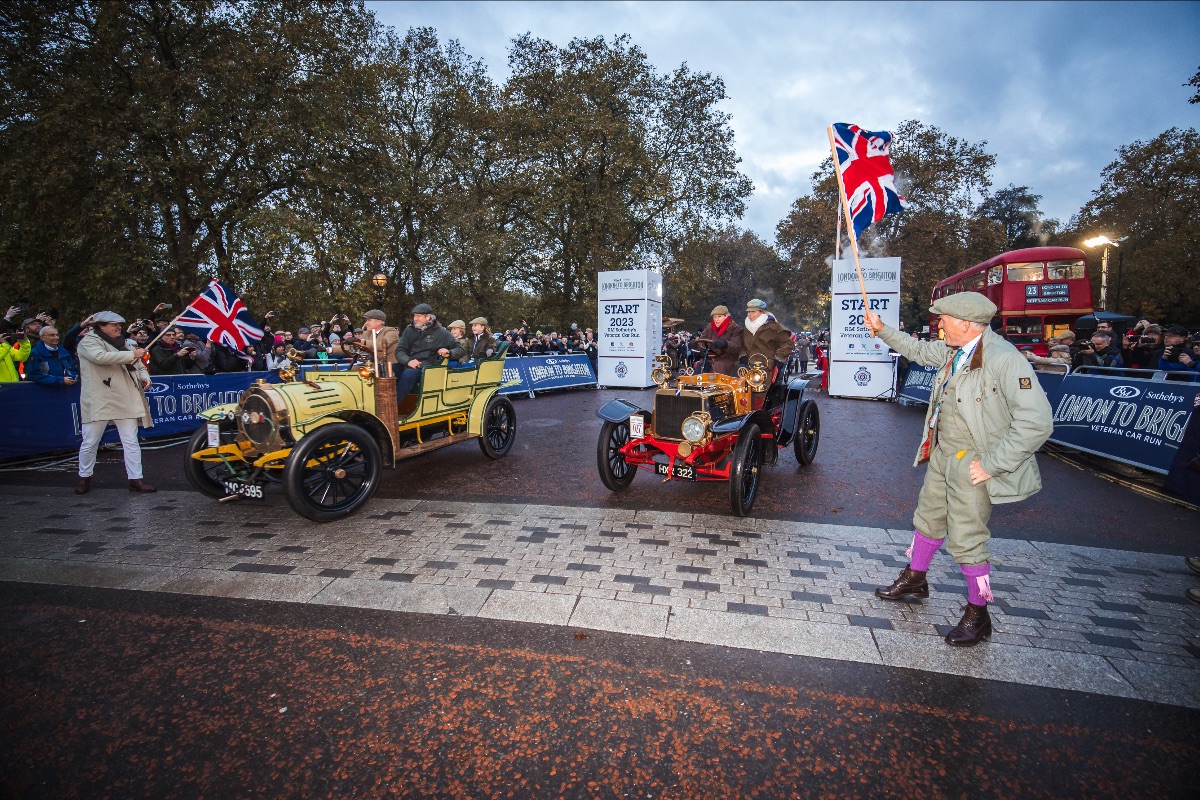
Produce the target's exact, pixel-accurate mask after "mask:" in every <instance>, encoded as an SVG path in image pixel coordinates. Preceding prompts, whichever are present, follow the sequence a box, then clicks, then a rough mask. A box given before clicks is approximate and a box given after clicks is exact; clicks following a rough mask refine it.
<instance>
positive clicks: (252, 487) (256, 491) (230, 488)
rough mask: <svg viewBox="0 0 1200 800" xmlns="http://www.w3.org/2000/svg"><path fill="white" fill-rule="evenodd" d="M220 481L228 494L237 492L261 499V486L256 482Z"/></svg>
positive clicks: (243, 495)
mask: <svg viewBox="0 0 1200 800" xmlns="http://www.w3.org/2000/svg"><path fill="white" fill-rule="evenodd" d="M222 483H223V484H225V491H226V492H228V493H229V494H238V495H241V496H242V497H250V498H253V499H255V500H262V499H263V487H261V486H259V485H258V484H255V483H238V482H237V481H222Z"/></svg>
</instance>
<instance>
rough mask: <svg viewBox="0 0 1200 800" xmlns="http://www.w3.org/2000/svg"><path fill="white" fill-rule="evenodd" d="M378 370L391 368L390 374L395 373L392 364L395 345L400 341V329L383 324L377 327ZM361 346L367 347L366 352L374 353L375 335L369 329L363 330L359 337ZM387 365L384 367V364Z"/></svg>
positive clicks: (394, 360)
mask: <svg viewBox="0 0 1200 800" xmlns="http://www.w3.org/2000/svg"><path fill="white" fill-rule="evenodd" d="M378 337H379V371H380V372H383V371H384V370H391V371H392V372H391V374H393V375H394V374H395V373H396V368H395V367H394V366H393V364H395V363H396V345H398V344H399V343H400V329H399V328H392V327H389V326H387V325H384V326H383V327H382V328H380V329H379V334H378ZM359 341H360V342H361V343H362V346H363V347H365V348H367V352H368V353H371V354H372V356H373V355H374V349H373V348H374V347H375V336H374V335H373V334H372V333H371V331H368V330H364V331H363V332H362V336H361V337H359ZM385 364H386V365H387V366H386V367H385V366H384V365H385Z"/></svg>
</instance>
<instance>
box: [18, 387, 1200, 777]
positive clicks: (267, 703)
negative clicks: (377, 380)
mask: <svg viewBox="0 0 1200 800" xmlns="http://www.w3.org/2000/svg"><path fill="white" fill-rule="evenodd" d="M616 394H617V393H616V392H577V393H571V394H563V395H557V396H552V397H545V398H539V399H537V400H536V401H522V402H520V403H518V405H517V411H518V415H519V418H520V420H521V429H520V434H519V437H518V446H517V448H516V450H515V451H514V453H513V454H512V455H511V456H510V457H509V458H508V459H505V460H503V461H499V462H489V461H487V460H486V459H484V458H483V457H482V456H481V455H480V454H479V452H478V449H477V448H475V447H474V446H472V445H459V446H456V447H453V448H450V449H448V450H444V451H441V452H438V453H435V454H432V455H430V456H427V457H424V458H421V459H418V460H415V461H412V462H408V463H406V464H404V465H402V466H401V468H400V469H398V470H397V471H396V472H394V473H389V474H388V478H387V480H386V481H385V484H384V486H383V488H382V490H381V492H380V493H379V495H378V496H377V498H376V499H375V500H374V501H372V503H371V505H370V506H369V507H368V508H367V509H366V510H365V511H364V512H363V513H361V514H360V515H359V516H357V517H356V518H354V520H352V521H346V522H341V523H335V524H331V525H323V526H322V525H314V524H311V523H308V522H306V521H302V520H301V519H300V518H298V517H296V516H295V515H294V514H292V513H291V512H290V510H289V509H288V508H287V506H286V503H284V502H283V500H282V498H281V497H272V498H269V499H268V500H267V501H265V502H263V503H251V502H248V501H242V502H238V503H236V504H234V505H218V504H216V503H214V502H213V501H210V500H207V499H206V498H203V497H200V496H198V495H196V494H194V493H192V492H190V491H175V490H172V487H174V489H183V488H184V484H183V483H182V482H181V481H180V478H179V473H178V467H177V466H176V465H177V463H178V458H179V450H178V449H174V450H165V451H160V452H156V453H151V454H148V458H147V463H148V465H149V471H148V475H152V476H153V478H154V480H155V481H156V482H158V483H159V484H160V485H162V486H163V487H164V491H163V492H160V493H159V494H157V495H150V496H131V495H129V493H127V492H125V491H123V490H121V489H117V488H105V487H119V486H120V485H121V480H120V479H121V475H120V468H119V466H118V458H119V457H118V456H117V454H113V453H109V454H106V455H105V456H104V459H103V461H102V464H101V468H100V469H101V472H100V473H99V478H98V479H97V481H96V485H97V487H99V488H98V489H97V490H96V491H94V492H93V493H92V494H91V495H89V496H88V497H86V498H82V499H81V498H76V497H75V496H74V495H72V494H71V493H70V489H69V487H70V485H71V484H72V483H73V477H72V475H71V473H70V471H69V466H70V465H67V468H65V469H60V470H57V471H54V470H51V471H45V472H37V473H19V474H15V475H14V474H12V473H9V474H7V475H5V476H4V478H5V485H4V486H2V487H0V638H2V640H3V641H5V642H6V646H5V648H3V649H0V687H3V694H4V696H5V697H6V698H14V699H15V701H14V702H12V703H11V704H3V705H2V706H0V719H2V720H3V721H4V724H3V727H2V728H0V731H2V732H0V737H2V738H0V749H3V751H5V752H9V751H11V752H13V753H14V754H16V757H15V758H13V759H11V760H10V761H9V762H8V763H3V762H0V796H5V795H14V796H29V797H59V796H68V795H72V794H74V795H75V796H96V795H100V794H106V793H108V794H113V795H115V796H130V795H140V796H162V795H163V794H164V793H165V794H177V795H180V796H200V795H206V794H207V795H213V794H216V795H229V794H236V793H237V789H244V787H247V786H254V787H256V792H257V793H260V794H268V795H278V794H295V795H297V796H331V797H332V796H345V795H346V794H349V793H351V791H352V790H353V791H357V792H358V793H362V794H366V795H378V794H383V793H386V792H392V793H399V794H408V795H409V796H430V795H439V796H463V797H467V796H505V794H506V793H507V794H509V795H511V796H538V797H558V796H613V795H624V794H629V795H631V796H633V795H636V796H641V795H642V794H645V795H653V796H660V795H661V796H677V797H685V796H697V795H708V796H729V797H741V796H761V797H788V796H807V795H810V794H811V795H817V794H823V793H825V794H827V793H836V794H845V795H848V796H879V795H891V794H900V793H915V792H921V793H926V794H932V795H934V796H941V795H943V794H949V793H954V794H960V793H963V792H969V793H971V794H973V795H974V794H977V795H980V796H998V795H1001V794H1004V795H1006V796H1012V795H1014V794H1016V795H1017V796H1102V795H1114V796H1115V795H1124V796H1129V795H1132V796H1154V797H1167V796H1190V795H1192V794H1193V792H1192V791H1191V790H1192V788H1193V787H1194V786H1195V785H1196V784H1197V779H1198V778H1200V774H1198V771H1197V767H1196V765H1197V764H1200V759H1198V758H1197V756H1200V733H1198V732H1200V725H1197V722H1198V721H1200V712H1198V711H1197V710H1196V709H1200V681H1198V680H1197V677H1200V675H1198V673H1200V606H1194V605H1191V604H1189V603H1187V602H1186V601H1185V600H1183V598H1182V592H1183V589H1184V588H1185V587H1187V586H1191V585H1195V580H1194V576H1192V575H1191V574H1190V573H1189V572H1187V570H1186V568H1185V567H1184V566H1183V564H1182V560H1181V559H1180V558H1178V555H1179V554H1180V553H1186V552H1190V551H1191V549H1193V546H1194V541H1195V530H1196V519H1197V517H1196V515H1195V514H1194V512H1188V511H1184V510H1182V509H1179V508H1177V507H1175V506H1171V505H1169V504H1165V503H1161V502H1159V501H1155V500H1152V499H1150V498H1146V497H1142V496H1140V495H1137V494H1135V493H1132V492H1129V491H1127V490H1125V489H1123V488H1121V487H1117V486H1114V485H1112V484H1110V483H1107V482H1105V481H1102V480H1100V479H1098V478H1095V477H1093V476H1090V475H1087V474H1085V473H1083V472H1081V471H1079V470H1076V469H1074V468H1071V467H1067V466H1065V465H1062V464H1060V463H1059V462H1057V461H1054V460H1052V459H1042V460H1041V464H1042V466H1043V472H1044V475H1045V476H1046V483H1047V487H1048V489H1047V491H1046V492H1043V494H1042V495H1039V497H1038V498H1037V499H1036V500H1035V501H1033V502H1032V503H1031V504H1026V506H1019V507H1015V508H1014V507H1008V508H1001V509H998V510H997V514H996V516H995V518H994V519H995V521H996V524H997V531H998V533H999V534H1000V536H1001V538H1000V539H998V540H997V541H996V543H995V549H996V554H997V562H998V567H997V574H996V576H995V577H996V582H995V584H994V585H995V586H996V588H997V590H998V591H997V594H998V596H999V598H1000V600H1001V602H999V603H997V606H996V607H995V622H996V635H995V637H994V639H993V641H992V642H990V643H988V644H987V645H985V646H982V647H979V648H974V649H972V650H968V651H957V650H951V649H949V648H947V647H945V645H944V644H942V643H941V641H940V638H939V637H940V635H941V633H942V632H944V630H945V628H946V626H947V625H949V624H950V623H951V622H952V621H953V620H954V619H956V618H957V614H958V604H959V603H961V602H962V597H961V594H962V584H961V576H959V575H958V574H957V573H956V572H955V570H954V569H953V565H952V564H951V563H950V562H949V559H948V558H947V557H945V556H944V555H943V556H940V557H939V560H938V561H937V562H935V568H934V570H933V573H934V574H933V581H934V589H935V594H934V596H933V597H932V598H930V600H928V601H925V602H922V603H912V604H899V605H894V604H886V603H881V602H879V601H877V600H875V599H874V597H873V596H872V595H871V593H870V590H871V588H873V586H875V585H878V584H880V583H886V582H888V581H889V580H890V578H891V577H892V576H893V575H894V573H895V572H896V570H897V569H898V567H899V566H900V565H901V564H902V559H903V549H904V546H905V544H906V543H907V539H908V536H909V529H910V524H911V523H910V519H909V516H910V514H911V503H912V500H913V498H915V495H916V487H917V484H918V482H919V479H920V471H919V470H914V469H912V468H911V467H909V466H908V465H909V464H910V463H911V447H912V444H913V442H915V440H916V437H917V431H916V429H917V428H918V427H919V425H920V415H919V414H918V413H917V412H916V411H913V410H909V409H903V408H898V407H895V406H890V405H884V404H877V403H856V402H853V401H831V400H830V399H828V398H824V397H822V398H820V403H821V407H822V413H823V419H824V421H825V428H824V435H823V441H822V446H821V451H820V452H819V454H818V461H817V463H816V464H815V465H813V466H812V467H810V468H807V469H800V468H799V467H797V466H796V465H795V462H794V460H793V459H792V458H791V456H790V454H789V455H787V456H786V457H785V458H784V459H783V461H782V463H781V465H780V466H778V467H776V468H775V469H774V470H771V471H769V473H768V478H767V480H766V481H765V482H764V486H763V494H762V496H761V499H760V504H759V505H758V506H756V508H755V515H754V517H751V518H746V519H737V518H733V517H730V516H729V515H728V512H727V510H726V505H725V504H726V502H727V501H726V498H725V491H724V488H725V487H724V486H722V485H719V484H712V485H682V484H671V485H662V484H660V483H658V482H657V481H656V480H655V479H653V478H651V477H649V476H639V479H638V480H637V481H635V483H634V486H633V488H632V489H631V490H630V492H628V493H625V494H621V495H611V494H609V493H608V492H607V491H606V490H604V489H603V488H602V487H601V486H600V483H599V480H598V478H597V477H596V473H595V467H594V442H595V435H596V432H597V431H598V427H599V425H598V423H597V421H596V420H595V418H594V415H593V413H592V412H593V409H594V408H595V407H596V406H597V405H598V404H599V402H601V401H602V400H603V399H606V398H607V397H611V396H615V395H616ZM875 473H877V474H878V475H879V476H882V477H865V476H869V475H872V474H875ZM10 478H12V480H9V479H10ZM417 481H419V482H420V484H421V485H419V486H418V485H416V483H417ZM1076 497H1078V498H1081V499H1080V501H1079V502H1077V503H1076V502H1074V498H1076ZM1064 498H1071V499H1072V502H1070V503H1068V502H1066V501H1065V500H1064ZM1135 522H1136V523H1137V524H1134V523H1135ZM80 587H90V588H80ZM231 598H238V599H231ZM397 612H404V613H397ZM79 620H88V621H87V622H80V621H79ZM272 694H274V695H275V696H274V697H272V696H271V695H272ZM284 707H286V708H287V711H282V712H281V711H280V710H279V709H281V708H284ZM43 732H45V734H46V735H40V734H42V733H43ZM35 733H37V734H39V735H37V736H35V735H34V734H35ZM46 742H50V743H51V744H49V745H47V744H46ZM230 742H233V743H235V744H234V745H233V746H230V744H229V743H230ZM964 753H965V754H966V755H967V757H966V758H965V759H964V758H963V755H962V754H964ZM913 763H915V764H916V766H915V767H913V766H911V764H913ZM480 776H487V777H485V778H481V777H480ZM163 787H171V788H173V789H174V791H171V790H167V791H165V792H164V791H163ZM706 789H711V790H712V791H706Z"/></svg>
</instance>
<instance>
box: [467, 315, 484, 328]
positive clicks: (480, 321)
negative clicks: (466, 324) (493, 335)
mask: <svg viewBox="0 0 1200 800" xmlns="http://www.w3.org/2000/svg"><path fill="white" fill-rule="evenodd" d="M471 324H472V325H482V326H483V327H485V328H486V327H487V324H488V321H487V317H476V318H475V319H473V320H471Z"/></svg>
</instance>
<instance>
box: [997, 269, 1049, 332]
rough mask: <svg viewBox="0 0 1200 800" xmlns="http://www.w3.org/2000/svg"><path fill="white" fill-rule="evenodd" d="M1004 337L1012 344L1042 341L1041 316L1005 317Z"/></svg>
mask: <svg viewBox="0 0 1200 800" xmlns="http://www.w3.org/2000/svg"><path fill="white" fill-rule="evenodd" d="M1009 269H1011V267H1009ZM1004 338H1005V339H1008V340H1009V341H1010V342H1013V343H1014V344H1040V343H1041V341H1042V318H1041V317H1007V318H1006V319H1005V320H1004Z"/></svg>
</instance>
